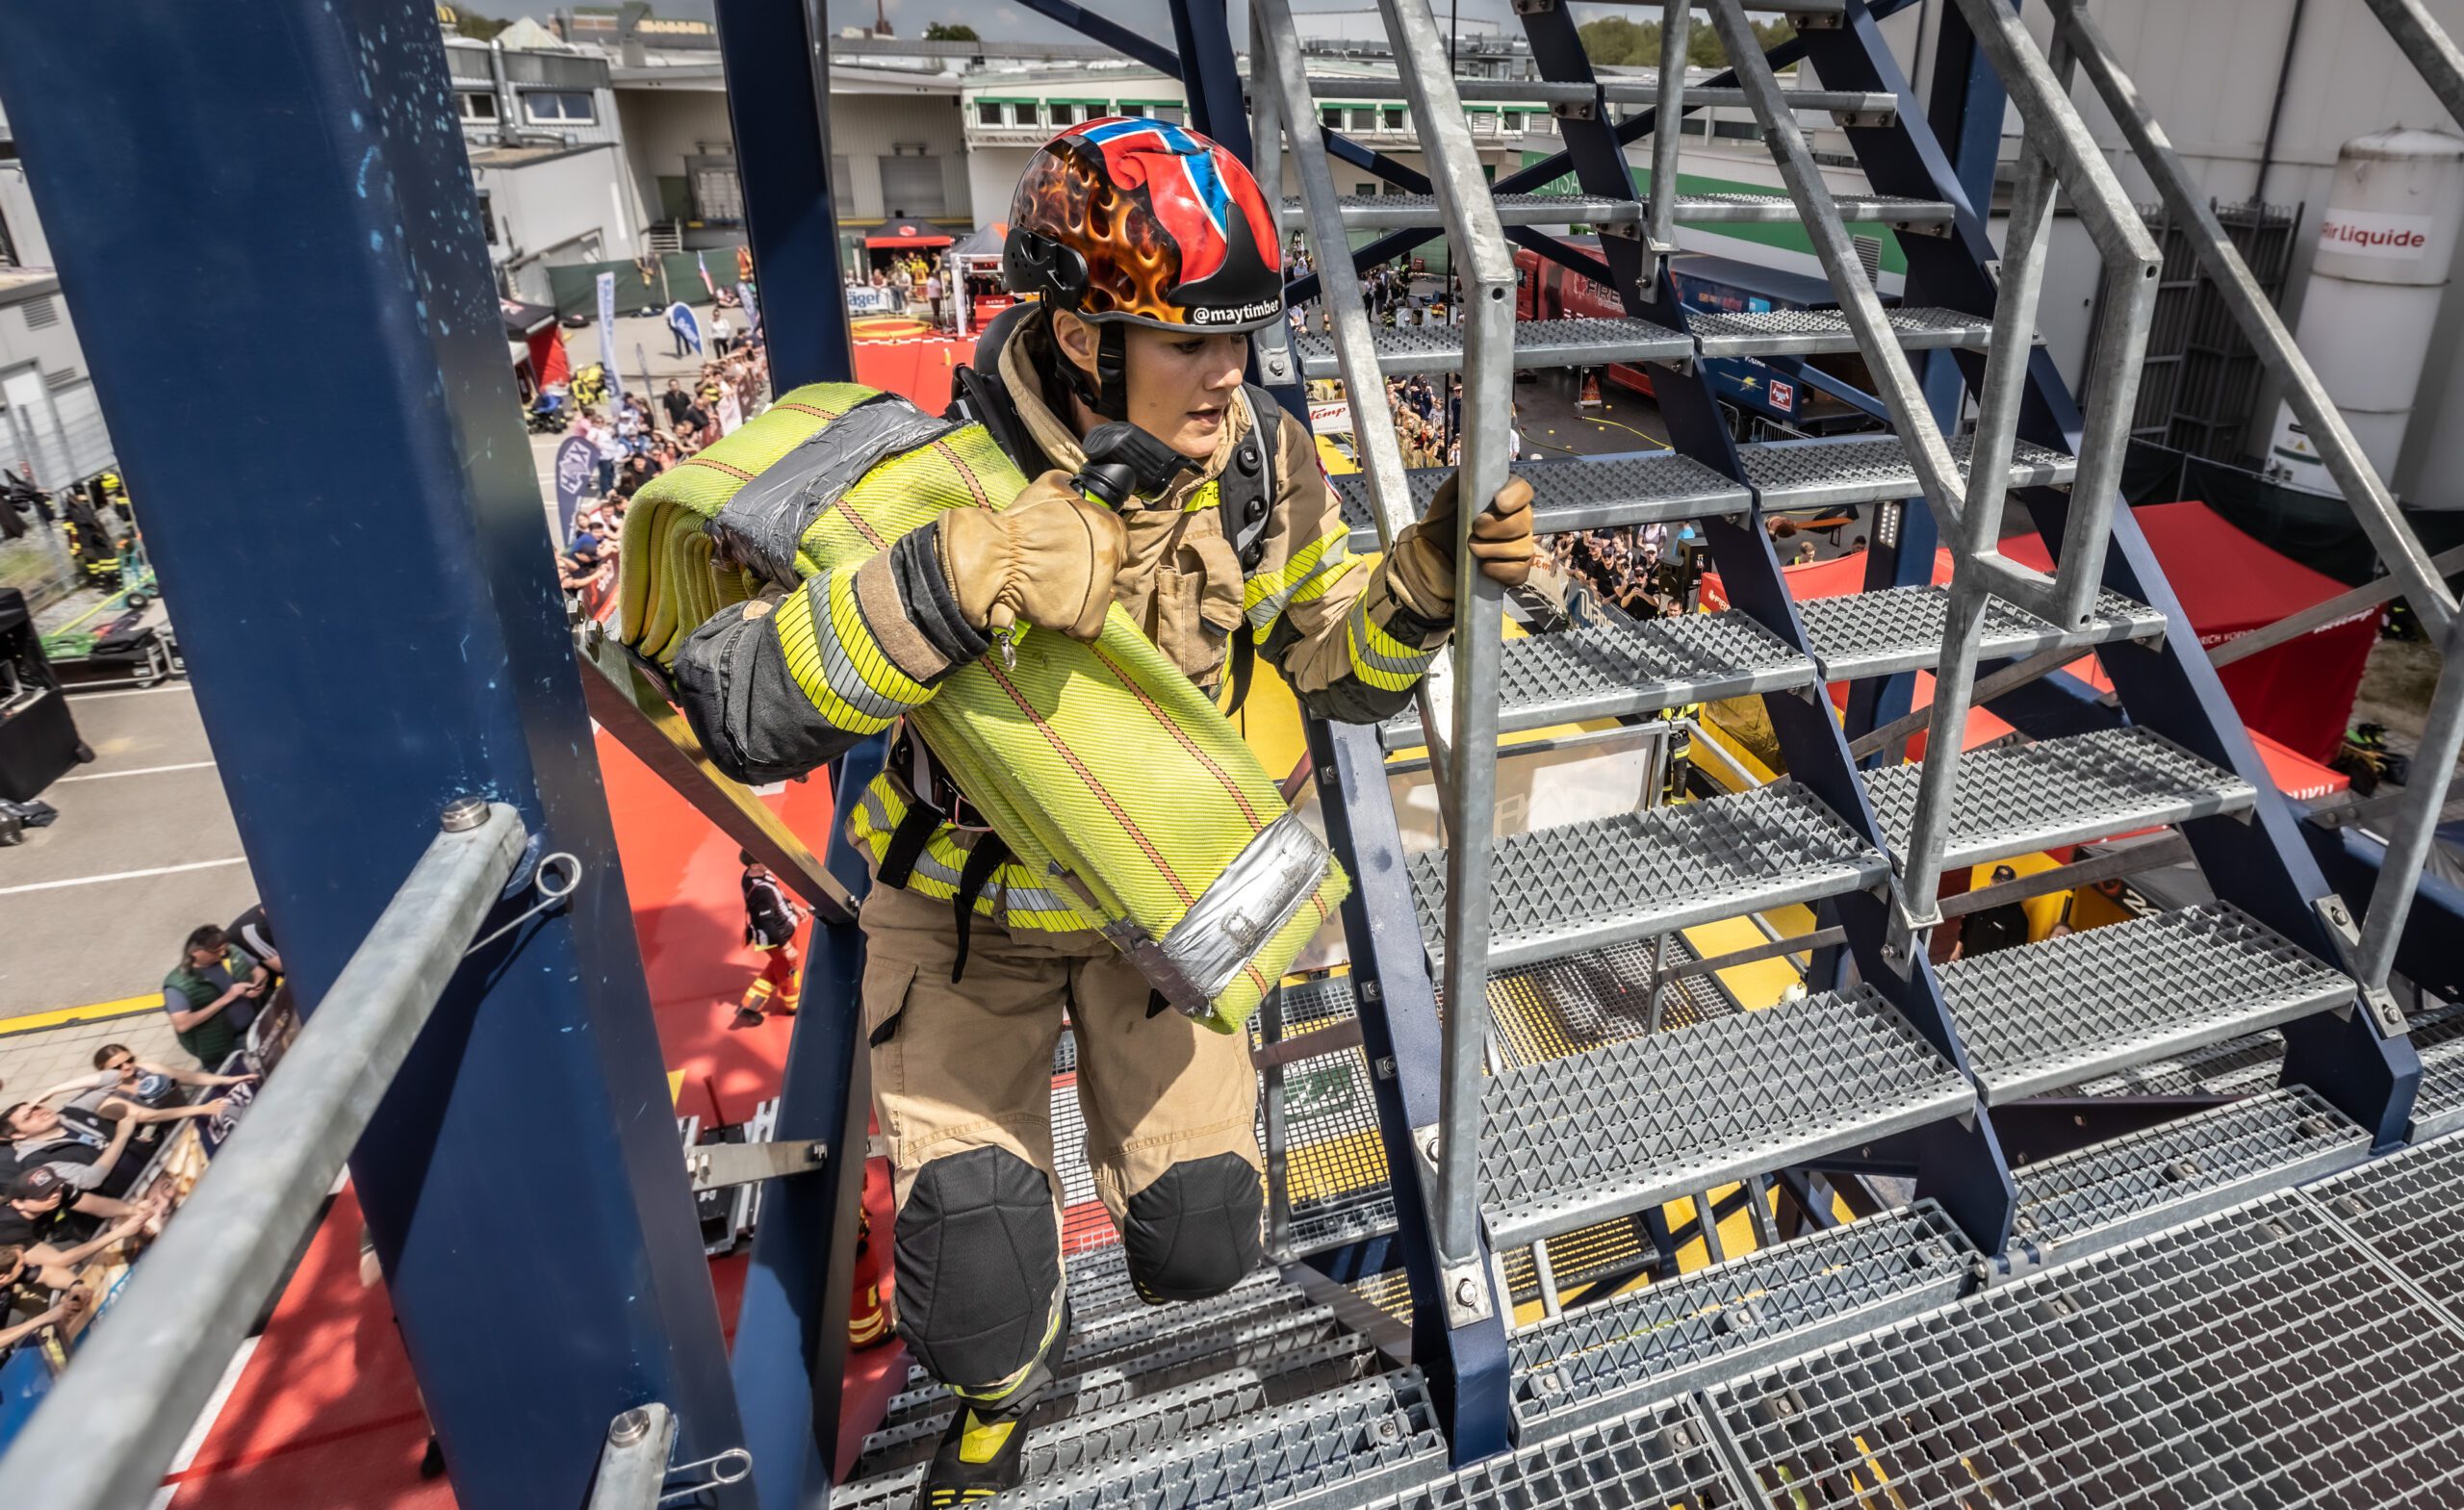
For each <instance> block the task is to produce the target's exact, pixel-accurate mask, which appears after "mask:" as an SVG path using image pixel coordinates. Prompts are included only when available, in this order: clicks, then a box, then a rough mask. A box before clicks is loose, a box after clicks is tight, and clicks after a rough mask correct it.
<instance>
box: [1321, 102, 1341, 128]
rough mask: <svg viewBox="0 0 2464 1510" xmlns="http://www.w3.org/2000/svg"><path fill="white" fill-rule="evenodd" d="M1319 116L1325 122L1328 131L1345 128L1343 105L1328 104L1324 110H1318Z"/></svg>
mask: <svg viewBox="0 0 2464 1510" xmlns="http://www.w3.org/2000/svg"><path fill="white" fill-rule="evenodd" d="M1318 118H1319V119H1320V120H1322V121H1323V122H1324V123H1325V126H1326V129H1327V130H1328V131H1341V130H1343V129H1344V108H1343V107H1342V106H1341V105H1329V106H1327V107H1326V108H1325V109H1324V110H1322V111H1320V112H1318Z"/></svg>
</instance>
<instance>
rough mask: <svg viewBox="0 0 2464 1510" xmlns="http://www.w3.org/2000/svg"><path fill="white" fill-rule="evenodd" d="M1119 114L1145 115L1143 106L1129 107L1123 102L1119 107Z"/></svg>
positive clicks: (1129, 105)
mask: <svg viewBox="0 0 2464 1510" xmlns="http://www.w3.org/2000/svg"><path fill="white" fill-rule="evenodd" d="M1120 113H1121V114H1122V115H1139V116H1143V115H1145V114H1146V107H1145V106H1143V105H1131V104H1128V103H1126V102H1124V103H1123V104H1122V105H1121V108H1120Z"/></svg>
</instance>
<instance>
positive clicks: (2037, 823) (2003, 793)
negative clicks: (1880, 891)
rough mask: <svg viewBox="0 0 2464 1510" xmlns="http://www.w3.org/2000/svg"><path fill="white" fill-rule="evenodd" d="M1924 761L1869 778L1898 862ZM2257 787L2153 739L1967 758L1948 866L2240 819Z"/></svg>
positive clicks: (2091, 735)
mask: <svg viewBox="0 0 2464 1510" xmlns="http://www.w3.org/2000/svg"><path fill="white" fill-rule="evenodd" d="M1923 770H1924V766H1923V763H1922V762H1921V761H1910V762H1906V763H1903V764H1900V765H1893V766H1886V767H1884V768H1883V769H1881V770H1878V771H1868V772H1866V773H1864V783H1865V795H1866V797H1867V799H1868V800H1870V801H1871V802H1872V803H1873V806H1874V817H1875V819H1876V820H1877V821H1878V822H1879V823H1880V824H1881V826H1882V832H1883V836H1884V837H1885V838H1886V840H1888V841H1889V843H1890V847H1891V851H1892V853H1893V854H1895V855H1896V854H1901V853H1904V852H1905V851H1906V850H1907V848H1908V835H1909V830H1910V826H1911V825H1912V823H1913V822H1914V820H1915V812H1916V786H1917V782H1918V781H1919V780H1920V779H1921V777H1922V773H1923ZM2257 800H2258V794H2257V793H2256V792H2255V791H2254V790H2252V789H2251V786H2250V783H2248V782H2247V781H2243V780H2242V779H2241V778H2240V777H2238V776H2235V775H2234V774H2233V773H2231V772H2230V771H2226V770H2223V769H2222V768H2220V767H2218V766H2213V765H2210V764H2208V763H2207V762H2206V761H2204V760H2201V759H2200V758H2198V757H2197V756H2196V755H2192V754H2190V753H2189V752H2188V751H2186V750H2183V749H2182V748H2181V747H2180V746H2178V745H2175V744H2173V743H2171V742H2170V741H2169V740H2167V739H2165V738H2164V737H2163V736H2161V735H2159V734H2157V733H2155V732H2153V731H2152V730H2149V729H2140V728H2137V727H2129V728H2117V729H2092V730H2090V731H2089V732H2087V733H2084V734H2066V735H2064V736H2062V737H2061V738H2058V739H2040V740H2038V741H2036V742H2035V743H2033V744H2023V745H2005V746H2001V747H1999V748H1996V749H1991V750H1978V751H1971V752H1969V753H1967V754H1965V755H1962V756H1961V757H1960V765H1959V779H1958V781H1957V782H1956V783H1955V786H1954V790H1953V792H1952V795H1951V804H1950V806H1951V812H1950V822H1949V831H1950V832H1949V835H1948V838H1947V840H1946V842H1945V846H1944V849H1943V853H1942V863H1943V865H1944V866H1946V867H1949V866H1959V865H1974V864H1980V863H1982V862H1984V861H1986V860H1992V859H2001V858H2004V857H2009V856H2013V855H2025V854H2028V853H2030V852H2032V851H2035V850H2041V849H2048V848H2051V847H2054V846H2057V845H2064V844H2085V843H2087V842H2089V841H2091V840H2093V839H2105V838H2111V837H2113V836H2114V835H2116V834H2119V833H2129V832H2134V831H2136V830H2140V829H2152V828H2155V827H2157V826H2159V825H2162V824H2172V823H2184V822H2188V821H2190V820H2192V819H2194V818H2205V817H2212V816H2215V815H2217V814H2220V813H2232V812H2240V811H2242V810H2244V809H2246V808H2247V807H2249V806H2251V804H2253V803H2254V802H2256V801H2257Z"/></svg>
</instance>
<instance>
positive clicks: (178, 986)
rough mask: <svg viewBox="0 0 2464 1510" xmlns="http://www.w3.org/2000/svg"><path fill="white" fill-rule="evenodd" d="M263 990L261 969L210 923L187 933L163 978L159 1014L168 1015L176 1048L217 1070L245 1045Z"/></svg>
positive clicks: (266, 982) (264, 983)
mask: <svg viewBox="0 0 2464 1510" xmlns="http://www.w3.org/2000/svg"><path fill="white" fill-rule="evenodd" d="M267 985H268V980H267V976H266V968H265V966H264V965H261V964H259V963H257V962H256V961H255V960H251V959H249V958H248V957H247V956H246V955H245V954H244V953H242V952H241V951H240V950H237V949H234V948H232V947H231V942H230V939H229V938H228V937H226V936H225V935H224V934H223V932H222V930H221V929H219V928H217V927H215V926H214V925H213V924H211V923H208V924H206V925H204V926H203V927H201V928H198V929H196V930H195V931H193V932H192V933H191V934H189V940H188V943H187V944H186V945H185V946H183V947H182V949H181V950H180V962H179V965H178V967H177V968H175V969H173V970H172V971H171V973H170V974H168V975H167V976H165V977H163V1010H164V1011H167V1012H169V1013H170V1014H171V1027H172V1028H173V1029H174V1030H175V1031H177V1033H178V1034H179V1038H180V1047H182V1048H184V1049H186V1050H188V1051H189V1052H190V1053H191V1054H192V1055H194V1056H196V1061H197V1062H198V1063H200V1064H203V1065H204V1066H205V1067H206V1068H207V1069H219V1068H220V1067H221V1065H222V1062H223V1061H224V1060H226V1059H228V1058H230V1057H231V1051H232V1050H234V1049H236V1048H238V1047H239V1046H240V1045H241V1044H242V1043H244V1042H245V1041H246V1039H247V1033H248V1025H249V1024H250V1023H252V1022H254V1021H256V1018H257V1003H258V1002H259V1001H260V1000H262V999H263V997H264V996H265V993H266V989H267Z"/></svg>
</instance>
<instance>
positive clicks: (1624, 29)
mask: <svg viewBox="0 0 2464 1510" xmlns="http://www.w3.org/2000/svg"><path fill="white" fill-rule="evenodd" d="M1750 24H1751V25H1752V26H1753V27H1754V35H1755V38H1756V39H1757V40H1758V41H1760V42H1761V43H1762V46H1763V49H1764V50H1765V51H1768V50H1770V49H1771V48H1773V47H1776V46H1778V45H1779V44H1780V43H1782V42H1784V41H1786V40H1787V39H1788V38H1791V37H1794V36H1796V35H1797V33H1796V28H1794V27H1792V26H1790V25H1789V24H1788V23H1787V22H1786V21H1755V22H1752V23H1750ZM1575 33H1576V35H1577V36H1578V37H1580V38H1582V50H1583V54H1584V56H1586V57H1588V58H1589V59H1590V60H1591V61H1592V62H1593V63H1595V64H1602V65H1603V66H1606V67H1626V68H1649V67H1656V66H1658V64H1659V23H1658V22H1657V21H1630V20H1627V19H1626V18H1625V17H1624V16H1622V15H1604V16H1602V17H1601V18H1600V19H1598V20H1596V21H1585V22H1584V23H1583V24H1582V25H1580V26H1578V27H1577V28H1575ZM1685 61H1686V62H1687V63H1690V64H1693V65H1694V66H1696V67H1698V68H1724V67H1726V66H1728V61H1729V55H1728V52H1727V50H1726V49H1724V48H1723V47H1721V45H1720V34H1719V33H1718V32H1717V31H1715V30H1713V29H1712V26H1711V23H1710V22H1709V21H1708V20H1707V19H1706V18H1704V17H1702V16H1696V17H1695V18H1694V24H1693V25H1691V26H1689V27H1687V28H1686V29H1685Z"/></svg>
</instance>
